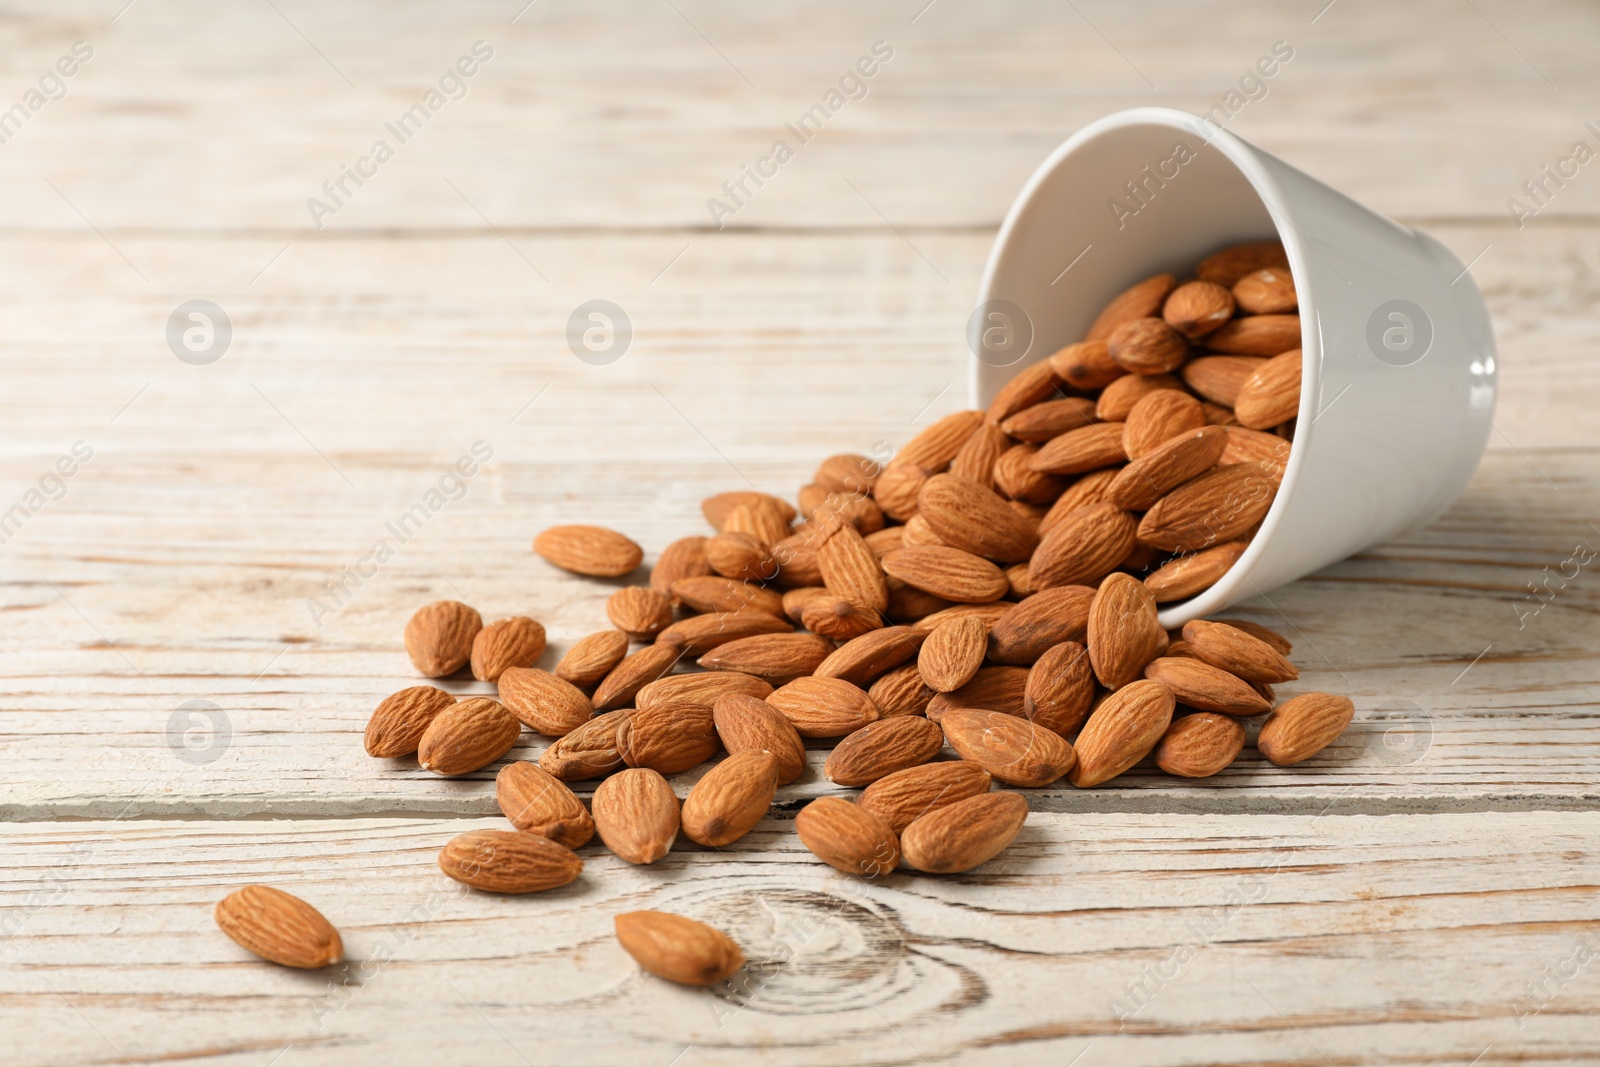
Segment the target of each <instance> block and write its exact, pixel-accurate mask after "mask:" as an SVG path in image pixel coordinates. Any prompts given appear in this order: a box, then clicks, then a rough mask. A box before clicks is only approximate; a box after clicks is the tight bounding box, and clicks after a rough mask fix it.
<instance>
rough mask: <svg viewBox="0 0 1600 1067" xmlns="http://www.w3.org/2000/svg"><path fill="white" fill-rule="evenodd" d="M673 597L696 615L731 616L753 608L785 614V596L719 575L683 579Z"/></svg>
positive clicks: (674, 584)
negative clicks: (696, 612) (709, 613)
mask: <svg viewBox="0 0 1600 1067" xmlns="http://www.w3.org/2000/svg"><path fill="white" fill-rule="evenodd" d="M672 595H673V596H674V597H676V598H678V599H679V600H681V601H683V602H684V603H685V604H687V605H688V606H689V607H691V608H693V609H694V610H695V611H707V612H729V611H743V610H745V609H746V608H750V609H752V610H754V611H764V612H766V613H767V614H768V615H781V614H783V595H782V594H781V593H778V592H777V591H776V590H772V589H767V588H765V587H763V586H759V585H753V584H751V583H750V582H741V581H739V580H738V579H736V578H724V577H722V576H721V575H717V574H704V575H698V576H696V577H693V578H680V579H679V580H678V581H676V582H673V583H672Z"/></svg>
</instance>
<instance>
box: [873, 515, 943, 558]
mask: <svg viewBox="0 0 1600 1067" xmlns="http://www.w3.org/2000/svg"><path fill="white" fill-rule="evenodd" d="M900 529H901V530H903V531H905V532H904V533H902V534H901V535H900V547H901V548H925V547H927V546H929V545H941V546H942V545H944V538H942V537H940V536H939V535H938V534H936V533H934V531H933V527H932V526H929V525H928V520H927V519H925V518H923V517H922V516H921V515H920V514H918V515H913V516H911V517H910V518H909V519H907V520H906V524H905V525H904V526H902V527H900ZM896 551H898V549H897V550H896ZM887 554H888V553H885V555H887ZM879 562H882V561H881V560H880V561H879Z"/></svg>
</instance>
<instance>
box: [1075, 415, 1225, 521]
mask: <svg viewBox="0 0 1600 1067" xmlns="http://www.w3.org/2000/svg"><path fill="white" fill-rule="evenodd" d="M1227 445H1228V431H1227V429H1226V428H1224V427H1221V426H1201V427H1199V428H1197V429H1193V430H1189V431H1187V432H1185V433H1182V434H1179V435H1178V436H1176V437H1172V438H1169V439H1167V440H1166V441H1165V442H1163V443H1162V444H1161V445H1159V446H1158V447H1156V448H1155V449H1153V450H1151V451H1149V452H1146V453H1145V454H1144V455H1142V456H1140V457H1139V458H1138V459H1136V460H1134V461H1133V462H1131V463H1129V464H1128V465H1127V466H1126V467H1123V468H1122V469H1121V470H1119V471H1117V473H1116V476H1115V477H1114V478H1112V480H1111V484H1110V485H1109V486H1107V488H1106V494H1105V497H1106V500H1108V501H1109V502H1111V503H1113V504H1116V505H1117V506H1118V507H1121V508H1127V509H1128V510H1129V511H1143V510H1145V509H1147V508H1149V507H1150V506H1151V505H1153V504H1155V502H1156V501H1158V500H1160V499H1161V498H1162V497H1163V496H1165V495H1166V494H1167V493H1170V492H1171V491H1172V490H1174V489H1176V488H1177V487H1178V486H1180V485H1182V484H1183V483H1184V482H1187V481H1188V480H1189V479H1191V478H1194V477H1197V476H1199V475H1201V474H1204V473H1205V472H1206V471H1208V470H1210V469H1211V468H1212V467H1215V466H1216V465H1217V464H1218V463H1219V462H1221V460H1222V456H1223V453H1224V451H1225V450H1226V449H1227Z"/></svg>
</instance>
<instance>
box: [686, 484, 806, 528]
mask: <svg viewBox="0 0 1600 1067" xmlns="http://www.w3.org/2000/svg"><path fill="white" fill-rule="evenodd" d="M741 504H762V505H764V506H769V507H771V508H773V509H775V510H776V511H777V513H778V514H779V515H780V516H782V518H783V521H784V522H793V521H794V520H795V510H794V508H793V507H791V506H790V505H789V503H788V501H786V500H783V499H780V498H779V497H775V496H773V495H772V494H770V493H758V492H756V491H754V490H743V489H741V490H736V491H734V492H730V493H718V494H717V495H716V496H708V497H706V498H705V499H704V500H702V501H700V514H702V515H704V516H705V517H706V521H707V522H709V523H710V524H711V528H712V529H714V530H719V531H720V530H721V529H722V528H723V526H724V525H725V524H726V523H727V521H728V516H729V515H730V514H732V513H733V509H734V508H736V507H739V506H740V505H741Z"/></svg>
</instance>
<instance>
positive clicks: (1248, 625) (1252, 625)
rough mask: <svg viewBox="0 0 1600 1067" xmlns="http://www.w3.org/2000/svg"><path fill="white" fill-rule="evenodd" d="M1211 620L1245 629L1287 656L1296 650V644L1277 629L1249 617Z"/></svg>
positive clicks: (1237, 628) (1252, 635) (1236, 628)
mask: <svg viewBox="0 0 1600 1067" xmlns="http://www.w3.org/2000/svg"><path fill="white" fill-rule="evenodd" d="M1211 621H1212V622H1220V623H1224V624H1226V625H1228V626H1232V627H1233V628H1234V629H1235V630H1243V631H1244V632H1245V633H1247V634H1249V635H1250V636H1251V637H1254V638H1256V639H1258V640H1261V641H1265V642H1266V643H1267V644H1269V645H1271V646H1272V647H1273V648H1275V649H1277V650H1278V651H1279V652H1280V653H1282V654H1283V655H1285V656H1287V655H1288V654H1289V653H1291V652H1293V651H1294V645H1292V644H1290V643H1289V639H1288V638H1286V637H1284V636H1283V635H1282V634H1280V633H1278V631H1276V630H1269V629H1267V627H1265V626H1262V625H1261V624H1260V623H1259V622H1251V621H1250V620H1249V619H1212V620H1211Z"/></svg>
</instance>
